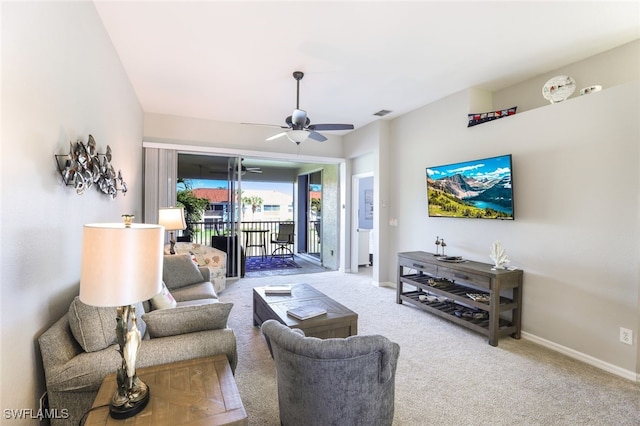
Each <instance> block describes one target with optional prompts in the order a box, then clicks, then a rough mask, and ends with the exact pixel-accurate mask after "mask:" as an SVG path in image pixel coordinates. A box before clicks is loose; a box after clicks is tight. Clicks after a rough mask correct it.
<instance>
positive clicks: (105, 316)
mask: <svg viewBox="0 0 640 426" xmlns="http://www.w3.org/2000/svg"><path fill="white" fill-rule="evenodd" d="M135 308H136V318H137V327H138V330H140V334H141V335H143V336H144V334H145V332H146V329H147V327H146V324H145V323H144V320H142V319H141V317H142V316H143V314H144V308H143V307H142V303H138V304H136V305H135ZM67 318H68V319H69V327H70V328H71V334H73V337H74V338H75V339H76V341H77V342H78V344H79V345H80V346H81V347H82V349H84V350H85V352H96V351H101V350H102V349H106V348H107V347H109V346H111V345H113V344H115V343H117V341H116V308H112V307H98V306H91V305H87V304H85V303H82V302H81V301H80V298H79V297H78V296H76V297H75V298H74V299H73V301H72V302H71V305H69V312H68V314H67ZM129 326H131V324H129Z"/></svg>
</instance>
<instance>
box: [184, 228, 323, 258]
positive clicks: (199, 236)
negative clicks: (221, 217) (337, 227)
mask: <svg viewBox="0 0 640 426" xmlns="http://www.w3.org/2000/svg"><path fill="white" fill-rule="evenodd" d="M281 223H292V222H281V221H260V222H241V223H240V226H239V230H240V238H241V244H242V246H243V247H244V246H245V241H246V240H245V238H246V236H245V235H244V234H243V233H242V231H243V230H245V229H246V230H251V231H263V233H258V235H252V236H250V237H249V238H251V240H250V242H249V244H251V245H253V244H254V243H256V242H257V241H258V240H257V238H261V237H264V241H265V245H266V254H267V255H269V254H271V253H272V252H273V251H274V250H275V249H276V248H277V247H278V245H277V244H274V243H272V242H271V240H272V239H273V238H275V236H276V235H277V233H278V226H279V225H280V224H281ZM188 225H189V226H188V227H189V228H191V229H192V230H193V231H194V232H192V233H191V242H194V243H198V244H202V245H206V246H210V245H211V237H213V236H225V235H230V234H231V228H232V227H231V222H222V221H217V222H213V221H207V222H194V223H190V224H188ZM319 231H320V221H312V222H311V223H310V226H309V230H308V235H307V242H308V248H309V249H308V253H309V254H314V253H320V236H319ZM296 232H298V230H297V229H296ZM260 234H262V235H260ZM183 235H184V232H183V233H182V234H179V235H178V239H180V237H181V236H183ZM292 249H293V248H292ZM294 251H295V250H294ZM245 253H246V255H247V256H259V255H261V254H262V251H261V250H260V249H259V248H258V247H248V248H246V249H245Z"/></svg>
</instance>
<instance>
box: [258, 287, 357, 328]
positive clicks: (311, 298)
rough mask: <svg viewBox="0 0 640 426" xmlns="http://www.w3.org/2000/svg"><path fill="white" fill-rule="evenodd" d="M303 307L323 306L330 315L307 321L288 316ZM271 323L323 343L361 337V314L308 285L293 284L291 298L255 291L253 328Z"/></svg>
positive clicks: (263, 290) (261, 288)
mask: <svg viewBox="0 0 640 426" xmlns="http://www.w3.org/2000/svg"><path fill="white" fill-rule="evenodd" d="M299 306H319V307H321V308H324V309H326V311H327V313H326V314H325V315H320V316H317V317H314V318H309V319H306V320H304V321H300V320H297V319H295V318H293V317H291V316H289V315H287V309H290V308H293V307H299ZM268 319H274V320H276V321H279V322H281V323H282V324H284V325H286V326H288V327H290V328H299V329H301V330H302V331H304V334H305V335H307V336H312V337H319V338H321V339H328V338H331V337H349V336H355V335H356V334H358V314H356V313H355V312H353V311H352V310H350V309H349V308H347V307H345V306H342V305H341V304H339V303H338V302H336V301H335V300H333V299H331V298H330V297H329V296H327V295H325V294H324V293H322V292H320V291H318V290H316V289H315V288H313V287H311V286H310V285H308V284H293V285H292V288H291V294H265V287H255V288H254V289H253V325H255V326H261V325H262V323H263V322H265V321H266V320H268Z"/></svg>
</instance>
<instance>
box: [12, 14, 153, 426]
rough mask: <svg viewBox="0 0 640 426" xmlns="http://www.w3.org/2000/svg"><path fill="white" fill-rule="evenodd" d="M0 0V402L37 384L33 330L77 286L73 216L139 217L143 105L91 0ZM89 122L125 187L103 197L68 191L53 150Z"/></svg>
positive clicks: (79, 220) (40, 387)
mask: <svg viewBox="0 0 640 426" xmlns="http://www.w3.org/2000/svg"><path fill="white" fill-rule="evenodd" d="M0 7H1V8H2V157H1V179H2V182H1V188H2V191H1V207H0V218H1V230H2V232H1V233H0V235H2V245H1V247H2V252H1V253H0V257H1V260H0V262H1V268H0V271H1V277H0V280H1V281H0V289H1V292H0V297H1V300H0V304H1V306H2V309H1V318H2V339H1V342H2V347H1V349H0V351H1V358H2V361H1V370H0V381H1V383H2V385H1V394H0V401H1V404H2V407H1V408H2V409H21V408H24V409H28V408H32V409H37V408H38V405H37V400H38V398H39V396H40V395H41V394H42V392H43V391H44V375H43V372H42V367H41V364H42V362H41V357H40V352H39V348H38V345H37V338H38V336H39V335H40V334H41V333H42V332H43V331H44V330H45V329H46V328H47V327H48V326H49V325H51V324H52V323H53V322H54V321H56V320H57V319H58V318H59V317H61V316H62V315H63V314H65V313H66V310H67V308H68V306H69V302H70V301H71V299H72V297H73V296H74V295H76V294H77V291H78V280H79V276H80V253H81V236H82V225H83V224H85V223H90V222H119V221H120V220H121V218H120V215H121V214H123V213H133V214H135V215H136V216H137V217H139V218H140V217H141V214H142V211H141V205H142V204H141V200H142V184H141V180H142V149H141V147H142V129H143V123H142V121H143V114H142V109H141V107H140V104H139V102H138V100H137V98H136V96H135V94H134V92H133V90H132V87H131V85H130V83H129V80H128V78H127V76H126V74H125V73H124V71H123V69H122V66H121V63H120V60H119V58H118V57H117V55H116V53H115V51H114V49H113V47H112V45H111V41H110V39H109V37H108V36H107V34H106V32H105V31H104V28H103V26H102V22H101V21H100V19H99V18H98V16H97V13H96V11H95V8H94V5H93V3H91V2H55V3H53V2H22V3H19V2H16V3H8V2H2V4H1V6H0ZM89 134H92V135H93V136H94V138H95V140H96V142H97V146H98V149H99V151H100V152H104V150H105V149H106V145H107V144H109V145H110V146H111V148H112V150H113V160H112V164H113V165H114V166H115V167H116V169H122V173H123V176H124V178H125V181H126V182H127V183H128V185H129V192H128V193H127V195H126V196H124V197H123V196H122V195H121V194H119V195H118V196H117V197H116V199H115V200H111V199H110V198H109V197H107V196H103V195H101V194H99V193H98V192H97V190H95V189H91V190H89V191H88V192H87V193H85V194H84V195H82V196H79V195H77V194H76V193H75V191H74V190H73V189H72V188H70V187H65V186H63V185H62V183H61V178H60V175H59V174H58V172H57V170H56V166H55V162H54V154H65V153H67V152H68V151H69V142H70V141H71V142H75V141H77V140H78V139H81V140H83V141H84V142H86V141H87V138H88V135H89ZM136 221H138V220H136ZM114 368H115V367H114ZM25 422H26V421H25ZM20 423H21V422H19V421H12V422H11V424H20ZM30 423H34V421H33V420H31V421H30Z"/></svg>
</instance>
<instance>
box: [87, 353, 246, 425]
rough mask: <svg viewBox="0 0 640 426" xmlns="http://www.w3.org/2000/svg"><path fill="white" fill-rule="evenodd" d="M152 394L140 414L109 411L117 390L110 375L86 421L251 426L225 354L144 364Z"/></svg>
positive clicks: (140, 372) (142, 375) (142, 372)
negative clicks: (123, 416)
mask: <svg viewBox="0 0 640 426" xmlns="http://www.w3.org/2000/svg"><path fill="white" fill-rule="evenodd" d="M137 373H138V376H139V377H140V378H141V379H142V380H143V381H144V382H145V383H146V384H147V385H148V386H149V392H150V399H149V403H148V404H147V406H146V407H145V408H144V410H142V411H141V412H140V413H138V414H137V415H135V416H133V417H130V418H128V419H125V420H115V419H112V418H111V417H110V416H109V402H111V397H112V396H113V393H114V392H115V389H116V375H115V373H114V374H110V375H109V376H107V377H105V379H104V380H103V381H102V386H100V390H99V391H98V396H96V399H95V401H94V402H93V407H95V408H92V410H93V411H91V412H90V413H89V416H88V417H87V420H86V422H85V423H84V424H85V425H87V426H89V425H126V426H129V425H154V426H155V425H170V426H173V425H180V424H190V425H246V424H247V413H246V412H245V410H244V406H243V405H242V400H241V399H240V394H239V393H238V387H237V386H236V382H235V380H234V378H233V373H232V372H231V367H230V366H229V361H228V360H227V356H226V355H216V356H212V357H207V358H197V359H192V360H188V361H179V362H174V363H171V364H163V365H156V366H153V367H146V368H139V369H138V371H137Z"/></svg>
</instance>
